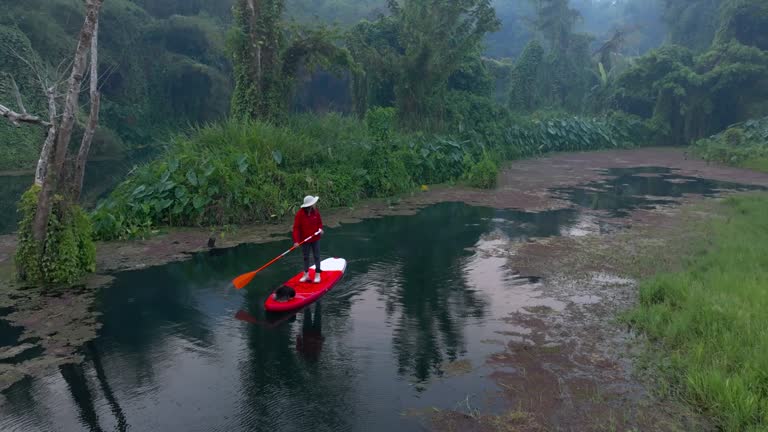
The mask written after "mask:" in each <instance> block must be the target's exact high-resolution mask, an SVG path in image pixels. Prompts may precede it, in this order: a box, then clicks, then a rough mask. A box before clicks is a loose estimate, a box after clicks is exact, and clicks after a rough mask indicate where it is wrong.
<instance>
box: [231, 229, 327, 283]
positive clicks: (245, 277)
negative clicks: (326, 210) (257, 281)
mask: <svg viewBox="0 0 768 432" xmlns="http://www.w3.org/2000/svg"><path fill="white" fill-rule="evenodd" d="M318 235H320V230H317V232H316V233H314V234H312V235H311V236H309V237H307V238H305V239H304V241H303V242H301V243H299V244H297V245H294V246H293V247H292V248H290V249H288V250H287V251H285V252H283V253H281V254H280V255H278V256H277V258H275V259H273V260H272V261H270V262H268V263H266V264H264V265H263V266H262V267H261V268H260V269H258V270H255V271H252V272H250V273H246V274H244V275H240V276H238V277H236V278H235V280H233V281H232V284H233V285H234V286H235V288H237V289H243V288H245V286H246V285H248V284H249V283H251V281H252V280H253V278H254V277H255V276H256V275H257V274H259V273H260V272H261V271H262V270H264V269H265V268H267V267H269V266H271V265H272V264H274V263H276V262H277V261H279V260H280V259H281V258H283V257H284V256H286V255H288V254H289V253H291V252H293V250H294V249H296V248H297V247H299V246H301V245H303V244H304V243H306V242H308V241H310V240H312V238H313V237H315V236H318Z"/></svg>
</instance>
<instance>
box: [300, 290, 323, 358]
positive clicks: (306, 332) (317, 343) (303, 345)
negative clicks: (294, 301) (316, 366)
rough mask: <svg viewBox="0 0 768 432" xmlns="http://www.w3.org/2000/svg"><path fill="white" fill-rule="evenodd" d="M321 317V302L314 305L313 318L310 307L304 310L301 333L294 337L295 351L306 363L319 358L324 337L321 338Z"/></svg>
mask: <svg viewBox="0 0 768 432" xmlns="http://www.w3.org/2000/svg"><path fill="white" fill-rule="evenodd" d="M322 316H323V313H322V302H319V303H317V305H315V313H314V317H313V316H312V308H311V307H309V308H307V309H305V310H304V319H303V321H302V326H301V333H298V334H297V335H296V351H297V352H298V353H300V354H301V355H302V356H303V357H304V359H306V360H308V361H312V362H316V361H317V360H318V359H319V358H320V351H322V349H323V342H324V341H325V337H324V336H323V325H322Z"/></svg>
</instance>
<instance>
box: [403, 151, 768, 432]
mask: <svg viewBox="0 0 768 432" xmlns="http://www.w3.org/2000/svg"><path fill="white" fill-rule="evenodd" d="M603 172H604V173H605V174H606V175H607V176H608V177H607V178H603V179H596V180H592V181H589V182H587V183H585V184H583V185H582V186H577V187H566V188H553V189H551V193H552V194H553V196H555V197H557V198H558V199H564V200H566V201H569V202H571V203H573V204H576V205H577V206H579V207H580V208H581V209H582V210H581V211H580V216H579V217H578V219H579V220H578V221H577V222H576V223H574V224H571V225H569V226H568V227H566V228H565V229H562V232H561V235H559V236H548V237H541V238H535V237H534V238H527V239H524V241H520V239H513V240H510V239H503V240H502V241H496V242H495V244H494V247H493V251H491V252H490V254H491V255H496V256H498V257H505V259H506V268H507V269H508V271H509V272H511V273H512V274H513V275H514V277H516V278H517V279H518V280H520V281H522V282H521V284H522V286H525V288H522V289H521V291H520V292H521V293H524V298H523V299H520V298H517V299H516V300H515V301H514V302H513V303H514V304H515V305H516V306H515V307H512V308H511V309H514V310H511V311H510V312H509V313H508V315H507V316H504V317H502V318H500V319H499V321H500V327H501V329H500V330H498V331H497V333H498V335H499V337H498V338H494V339H492V340H488V341H486V342H487V343H490V344H494V345H497V346H498V347H499V350H498V351H497V352H495V353H494V354H492V355H491V356H489V357H488V359H487V361H486V366H488V367H490V370H491V372H490V373H489V374H488V375H487V376H488V377H489V378H490V379H491V380H492V381H493V382H494V383H495V385H496V387H495V388H491V389H489V390H488V391H487V394H486V395H483V396H484V397H485V398H494V397H495V398H498V399H502V400H505V401H507V409H506V410H503V409H502V410H498V409H497V410H493V411H484V410H483V409H482V407H481V405H478V404H474V405H473V404H471V403H469V402H468V401H459V402H457V404H456V406H455V407H454V408H453V409H448V410H433V411H432V412H428V411H421V412H418V413H415V414H414V415H417V416H422V418H423V419H425V424H428V425H429V427H431V428H432V429H433V430H455V431H614V430H615V431H631V430H654V431H690V430H697V431H707V430H715V429H714V428H713V427H712V425H710V424H709V423H708V422H707V420H706V419H705V418H702V417H700V416H699V415H698V414H697V413H695V412H692V411H691V410H690V409H689V408H688V407H686V406H685V405H684V404H683V403H682V402H681V401H678V400H670V399H660V398H659V397H657V395H654V392H653V391H654V385H655V382H654V380H653V376H652V372H651V371H647V370H639V369H638V367H637V364H636V360H637V358H638V356H639V355H640V353H641V352H642V349H643V347H644V344H645V343H646V341H645V340H643V339H642V338H640V337H638V336H637V335H635V334H633V333H632V332H631V329H629V328H627V327H626V324H623V323H622V322H621V320H620V315H621V313H622V312H623V311H625V310H627V309H629V308H631V307H632V306H633V305H635V304H636V302H637V292H638V291H637V290H638V281H639V280H641V279H642V278H644V277H648V276H651V275H653V274H655V273H656V272H661V271H674V270H675V269H677V268H679V266H680V265H681V264H682V262H683V260H684V259H685V257H686V256H687V255H688V254H690V253H692V252H694V251H695V248H696V247H697V246H699V245H700V244H701V242H702V241H703V240H704V239H705V238H706V236H707V233H706V222H707V221H708V220H710V219H711V218H715V217H718V211H719V201H720V199H721V198H722V197H724V196H727V195H729V194H732V193H744V192H749V191H755V190H763V188H762V187H760V186H754V185H744V184H737V183H732V182H723V181H715V180H711V179H703V178H698V177H694V176H690V175H684V174H681V170H672V169H668V168H664V167H652V166H648V167H636V168H620V169H608V170H605V171H603ZM505 326H507V329H506V330H504V329H503V328H504V327H505ZM476 396H478V399H480V397H479V396H480V395H476Z"/></svg>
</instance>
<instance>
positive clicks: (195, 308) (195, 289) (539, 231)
mask: <svg viewBox="0 0 768 432" xmlns="http://www.w3.org/2000/svg"><path fill="white" fill-rule="evenodd" d="M576 216H577V213H576V212H575V211H561V212H553V213H541V214H526V213H515V212H503V211H495V210H492V209H486V208H476V207H469V206H465V205H463V204H442V205H438V206H435V207H431V208H428V209H426V210H424V211H422V212H420V213H419V214H418V215H416V216H403V217H388V218H384V219H377V220H369V221H366V222H363V223H359V224H354V225H348V226H344V227H342V228H338V229H329V230H328V234H327V235H326V239H324V240H323V243H322V249H323V251H324V252H325V253H326V254H332V255H335V256H341V257H346V258H347V259H349V267H348V273H347V275H346V276H345V279H344V280H343V281H342V282H341V283H340V284H339V285H338V286H336V287H335V288H334V289H333V290H332V291H331V292H330V293H329V294H328V295H327V296H326V297H325V298H324V299H323V300H322V301H321V302H320V303H317V304H315V305H313V306H312V307H311V308H309V309H307V310H305V311H303V312H301V313H299V314H298V315H295V316H287V317H286V316H282V317H280V316H278V317H271V316H266V315H265V313H264V312H263V301H264V299H265V297H266V295H267V293H268V291H269V288H272V287H274V286H276V285H278V284H279V283H280V282H281V281H284V280H286V279H287V278H288V277H289V276H291V275H293V274H294V273H296V272H297V269H299V267H300V257H299V255H298V254H297V255H293V256H291V257H289V258H287V259H286V260H285V261H283V262H281V263H280V264H277V265H275V266H274V267H273V268H270V269H269V270H268V271H266V272H265V273H263V275H259V276H258V277H257V278H256V279H255V280H254V282H252V284H251V285H250V286H249V287H247V288H246V290H245V291H243V292H235V291H234V289H232V288H230V287H229V286H228V282H229V280H230V279H231V278H232V277H233V276H235V275H237V274H239V273H242V272H244V271H247V270H250V269H251V268H252V267H256V266H258V265H260V264H262V263H263V262H266V261H268V260H269V259H270V258H272V257H274V256H275V255H277V254H278V253H280V252H282V251H283V250H285V249H286V242H278V243H273V244H266V245H254V246H245V247H240V248H236V249H232V250H227V251H223V252H221V253H219V254H217V255H216V256H212V255H208V254H201V255H197V256H195V257H194V259H192V260H190V261H188V262H183V263H176V264H171V265H167V266H163V267H157V268H151V269H148V270H144V271H136V272H128V273H122V274H119V275H118V276H117V280H116V281H115V282H114V283H113V285H112V286H111V287H109V288H107V289H104V290H103V291H102V293H101V295H100V297H99V299H98V301H97V304H96V306H95V308H96V310H98V311H99V312H101V313H102V314H103V315H102V316H101V318H100V319H101V321H102V323H103V327H102V329H101V331H100V337H99V338H98V339H96V340H95V341H93V342H92V343H90V344H88V345H87V346H86V347H85V348H84V353H85V355H86V358H87V360H86V361H85V362H84V363H83V364H82V365H77V366H67V367H64V368H62V369H60V370H59V371H58V372H57V373H55V374H53V375H51V376H49V377H47V378H45V379H38V380H28V381H25V382H22V383H20V384H17V385H16V386H14V387H13V388H12V389H11V390H10V391H9V392H7V393H6V398H7V401H6V403H5V405H4V406H3V407H2V408H0V412H1V413H2V416H1V417H0V430H3V431H5V430H67V431H69V430H83V429H85V430H114V429H118V430H119V429H125V428H127V426H130V429H131V430H138V431H148V430H167V431H197V430H199V431H203V430H226V431H238V430H243V431H246V430H247V431H262V430H263V431H277V430H279V431H303V430H314V431H319V430H328V431H331V430H333V431H339V430H356V431H357V430H381V431H385V430H393V429H400V430H419V429H420V426H419V423H418V421H417V419H415V418H413V417H409V416H403V415H402V413H403V412H404V411H406V410H408V409H413V408H426V407H431V406H441V407H449V408H450V407H453V406H454V405H456V403H458V402H460V401H461V400H463V399H464V398H465V397H466V396H467V395H468V394H481V393H483V392H484V391H485V390H487V388H488V387H489V386H493V384H492V382H491V381H490V380H485V379H484V378H482V376H483V375H484V374H483V373H482V368H483V362H482V360H483V358H484V356H485V355H488V354H490V353H492V352H494V351H497V350H498V347H494V346H489V345H488V344H483V343H482V342H481V341H482V340H484V339H490V338H493V336H494V330H495V328H494V322H495V321H496V319H497V318H499V317H503V316H504V315H505V314H507V313H509V312H510V311H513V310H515V309H516V308H518V307H520V306H526V305H536V304H539V301H538V300H537V299H536V298H535V297H536V295H537V294H536V291H535V289H531V287H527V285H528V281H527V280H522V281H521V280H520V279H518V278H516V277H515V276H514V275H513V273H512V271H511V269H510V270H507V269H505V268H504V267H505V262H506V258H505V255H504V253H505V252H504V250H503V249H501V247H500V246H501V245H503V244H506V239H508V238H510V237H513V238H520V239H522V238H526V237H528V236H537V237H541V236H551V235H558V234H559V233H560V228H561V225H568V224H571V223H574V221H575V219H576ZM516 287H517V288H516ZM467 360H469V361H470V362H471V367H472V369H473V370H472V372H470V373H467V374H463V375H461V376H458V377H455V378H452V379H444V378H446V376H447V375H451V372H450V365H452V364H455V362H457V361H467ZM447 370H448V371H447Z"/></svg>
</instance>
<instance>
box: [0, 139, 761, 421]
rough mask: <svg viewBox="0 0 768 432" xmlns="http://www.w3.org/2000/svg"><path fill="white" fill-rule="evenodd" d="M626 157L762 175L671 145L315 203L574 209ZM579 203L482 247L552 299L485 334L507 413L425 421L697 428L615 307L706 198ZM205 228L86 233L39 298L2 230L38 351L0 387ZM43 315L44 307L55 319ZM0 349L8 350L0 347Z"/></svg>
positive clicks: (277, 235)
mask: <svg viewBox="0 0 768 432" xmlns="http://www.w3.org/2000/svg"><path fill="white" fill-rule="evenodd" d="M635 167H666V168H671V169H673V170H674V172H675V173H676V174H679V175H683V176H690V177H701V178H708V179H713V180H721V181H729V182H735V183H742V184H749V185H756V186H763V187H768V174H762V173H757V172H752V171H747V170H741V169H734V168H725V167H718V166H714V165H709V164H707V163H706V162H703V161H700V160H695V159H691V158H689V157H688V156H687V155H686V154H685V152H684V151H683V150H678V149H638V150H621V151H601V152H589V153H573V154H558V155H553V156H548V157H543V158H540V159H533V160H526V161H518V162H513V163H510V164H509V165H508V166H507V167H505V168H504V170H503V171H502V172H501V173H500V176H499V186H498V188H497V189H495V190H492V191H481V190H474V189H468V188H463V187H451V186H438V187H434V188H431V189H430V190H429V191H427V192H415V193H412V194H409V195H406V196H401V197H398V198H394V199H388V200H371V201H366V202H363V203H360V204H359V205H358V206H356V207H355V208H350V209H333V210H326V211H324V219H325V221H326V224H327V225H328V226H330V227H335V226H339V225H343V224H351V223H356V222H359V221H361V220H364V219H369V218H377V217H384V216H389V215H409V214H414V213H416V212H418V211H419V210H420V209H422V208H424V207H426V206H429V205H432V204H437V203H440V202H464V203H466V204H469V205H477V206H484V207H492V208H496V209H514V210H521V211H527V212H538V211H544V210H557V209H566V208H575V204H574V203H572V202H570V201H567V200H566V199H564V198H563V197H562V196H561V195H557V194H555V193H553V191H552V190H553V189H560V188H569V187H577V186H582V187H583V186H585V185H587V184H589V183H592V182H596V181H601V180H605V179H606V177H607V176H606V173H605V172H604V171H603V170H605V169H609V168H635ZM581 213H582V214H583V215H585V220H586V221H587V222H588V223H587V224H586V225H587V227H586V228H585V230H583V231H584V232H578V233H573V234H570V235H568V234H566V235H563V236H560V237H552V238H546V239H531V241H529V242H526V243H519V242H512V241H510V242H509V243H508V244H505V245H502V246H500V249H499V250H498V251H496V252H493V253H499V254H500V256H504V257H506V260H507V262H508V266H509V267H510V268H512V269H514V270H515V271H517V272H519V274H521V275H522V276H536V277H541V279H540V280H537V282H536V286H535V287H534V289H535V291H536V292H537V293H538V295H539V298H541V299H544V300H546V301H543V303H542V304H556V305H560V306H559V307H555V308H552V307H546V306H537V307H528V308H522V309H520V310H517V311H510V314H509V316H507V317H506V318H504V322H505V323H507V324H508V325H509V331H508V332H505V334H503V335H500V336H499V338H498V340H496V341H492V342H493V343H494V344H497V345H499V347H500V350H499V352H497V353H496V354H494V355H493V356H491V357H490V358H488V359H487V364H488V365H490V366H491V367H493V368H494V369H495V370H496V372H494V373H493V374H492V376H491V378H492V380H493V381H494V382H495V383H496V385H497V388H496V389H489V392H490V395H491V396H492V397H496V398H501V399H503V400H506V401H507V404H508V406H509V407H510V411H509V412H508V413H506V414H504V415H501V416H497V415H468V413H466V412H462V411H460V410H447V411H440V412H439V414H434V413H431V414H429V415H427V416H425V418H424V420H425V422H427V423H428V424H429V425H430V427H432V428H434V429H436V430H482V431H495V430H499V431H501V430H525V431H535V430H611V429H610V428H614V429H616V430H625V429H630V428H639V429H640V430H670V431H672V430H708V429H709V426H708V425H707V424H706V421H705V420H704V419H701V418H699V417H698V416H696V415H695V414H694V413H690V412H688V410H687V409H686V408H685V407H684V406H681V405H679V404H677V403H676V402H675V401H659V400H657V399H655V398H654V397H653V396H652V395H651V392H649V390H648V389H649V387H652V384H650V381H648V379H644V378H642V377H638V376H637V375H636V368H635V365H634V362H633V360H632V359H633V355H634V354H633V353H634V352H635V351H636V350H637V344H636V343H633V341H634V338H633V336H632V335H631V334H630V333H628V332H627V331H626V329H625V328H623V327H622V326H621V325H619V324H618V323H617V321H616V317H617V315H618V314H619V313H620V312H621V311H623V310H626V309H627V308H629V307H631V306H632V305H633V304H635V302H636V292H637V280H638V278H641V277H645V276H648V275H650V274H653V273H654V272H656V271H660V270H671V269H674V268H675V267H676V266H678V265H679V264H680V262H681V260H682V258H683V257H684V256H685V254H686V253H688V252H690V249H691V247H693V245H695V244H696V241H697V239H698V238H700V237H701V236H702V235H705V233H704V232H702V231H700V230H698V229H692V227H698V226H699V225H697V224H699V223H700V222H705V221H706V220H709V219H710V218H712V217H716V216H717V213H718V202H717V199H709V198H702V197H695V196H684V197H682V198H680V199H677V200H675V202H674V203H670V204H668V205H659V206H656V207H655V208H653V209H639V210H633V211H632V212H630V214H629V216H627V217H623V218H621V220H619V219H615V220H612V218H611V217H610V216H607V215H605V214H604V213H602V212H599V211H591V210H582V211H581ZM595 220H599V221H601V222H607V223H612V224H615V225H616V226H619V227H620V229H617V230H616V231H615V232H609V233H604V232H598V230H596V228H595V226H596V224H594V223H592V222H593V221H595ZM591 221H592V222H591ZM289 230H290V226H289V224H288V223H282V224H275V225H259V226H252V227H244V228H241V229H238V230H237V231H236V232H232V233H224V234H223V235H222V234H218V235H217V236H216V247H218V248H230V247H234V246H237V245H239V244H244V243H264V242H271V241H275V240H277V239H285V241H286V242H288V237H287V234H288V233H289ZM210 234H211V232H210V230H207V229H174V230H170V231H168V232H166V233H162V234H159V235H156V236H154V237H152V238H149V239H147V240H141V241H125V242H108V243H100V244H98V246H97V248H98V270H99V274H97V275H94V276H92V277H91V278H89V280H88V281H87V282H86V283H85V284H84V285H83V286H82V287H80V288H79V289H77V290H74V291H67V290H62V291H60V292H55V293H54V294H55V295H50V294H51V293H50V292H45V295H43V290H41V289H29V290H22V289H18V287H15V286H14V285H13V283H11V282H10V281H9V276H11V275H12V263H11V260H12V253H13V249H14V247H15V240H14V238H13V236H0V286H2V288H0V311H9V312H4V314H5V316H3V317H0V318H2V319H3V320H5V321H8V322H9V323H11V324H12V325H15V326H21V327H23V328H24V332H23V334H22V335H21V336H20V338H19V341H18V344H17V345H18V346H22V347H24V346H25V344H26V346H27V347H28V348H29V347H32V346H37V347H40V348H42V350H43V352H44V353H45V355H42V356H39V357H37V358H34V359H32V360H27V361H22V362H18V363H14V364H13V365H11V366H8V365H7V364H6V365H4V364H2V363H0V391H1V390H2V389H4V388H7V387H8V386H10V385H12V384H13V383H14V382H17V381H18V380H19V379H21V378H22V377H24V376H38V375H40V374H42V373H43V372H44V371H45V370H47V369H50V368H52V367H56V366H60V365H62V364H65V363H71V362H77V361H79V360H80V355H79V353H78V351H79V348H80V347H81V346H82V345H83V344H84V343H85V342H87V341H88V340H90V339H92V338H93V337H95V336H96V335H97V333H98V330H99V326H100V325H99V322H98V321H99V320H98V316H97V315H96V314H94V313H93V312H92V311H91V310H90V308H91V305H92V300H93V298H94V296H95V293H96V292H97V290H98V289H99V288H100V287H102V286H104V285H106V284H108V283H109V281H110V277H109V274H110V273H113V272H118V271H123V270H132V269H141V268H146V267H150V266H155V265H162V264H166V263H169V262H174V261H179V260H185V259H188V258H189V257H190V256H191V254H193V253H196V252H203V251H206V250H208V247H207V242H208V239H209V237H210ZM51 316H55V317H56V328H55V329H54V328H52V327H51V322H52V319H51ZM16 349H17V350H18V348H16ZM3 352H6V354H8V350H4V348H2V347H0V354H2V353H3ZM10 354H14V356H16V355H18V353H16V352H11V353H10ZM10 354H9V355H10ZM530 389H537V391H535V392H534V391H530ZM0 403H2V397H1V396H0ZM499 425H506V426H504V427H501V426H499Z"/></svg>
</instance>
